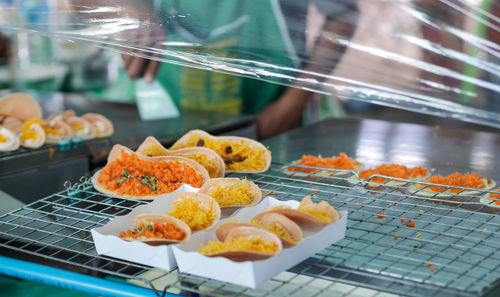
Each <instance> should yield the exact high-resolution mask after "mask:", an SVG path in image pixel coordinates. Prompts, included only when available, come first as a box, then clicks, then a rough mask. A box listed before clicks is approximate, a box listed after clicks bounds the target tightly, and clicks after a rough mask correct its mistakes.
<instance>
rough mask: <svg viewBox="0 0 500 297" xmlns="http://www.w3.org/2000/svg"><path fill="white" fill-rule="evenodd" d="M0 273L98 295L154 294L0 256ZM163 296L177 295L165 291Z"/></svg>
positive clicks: (148, 290) (118, 283) (150, 291)
mask: <svg viewBox="0 0 500 297" xmlns="http://www.w3.org/2000/svg"><path fill="white" fill-rule="evenodd" d="M0 273H1V274H5V275H8V276H12V277H17V278H21V279H26V280H30V281H35V282H40V283H44V284H48V285H52V286H57V287H63V288H66V289H71V290H77V291H81V292H84V293H88V294H93V295H99V296H120V297H122V296H123V297H133V296H149V297H151V296H156V294H155V293H154V291H153V290H151V289H146V288H142V287H138V286H134V285H129V284H124V283H120V282H115V281H110V280H106V279H102V278H98V277H93V276H88V275H84V274H80V273H76V272H72V271H67V270H63V269H59V268H54V267H49V266H45V265H40V264H35V263H31V262H26V261H22V260H17V259H13V258H8V257H4V256H0ZM164 296H178V295H173V294H169V293H166V294H165V295H164Z"/></svg>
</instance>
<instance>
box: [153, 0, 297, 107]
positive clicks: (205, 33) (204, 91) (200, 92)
mask: <svg viewBox="0 0 500 297" xmlns="http://www.w3.org/2000/svg"><path fill="white" fill-rule="evenodd" d="M161 11H162V12H166V15H162V16H161V17H162V18H163V19H164V20H166V28H167V43H171V42H177V43H176V44H186V43H187V44H188V46H174V45H172V46H168V45H167V47H166V50H167V51H169V52H168V53H171V54H177V53H179V52H180V51H182V52H184V53H186V52H187V53H188V55H184V56H183V57H184V58H189V59H192V60H191V61H192V62H194V63H195V64H198V65H200V67H206V66H207V64H208V65H210V66H209V67H210V68H211V69H213V70H215V71H224V70H225V69H227V68H225V67H227V64H228V63H229V65H230V66H231V64H233V67H234V68H233V69H228V70H229V71H230V72H233V71H237V72H238V71H241V74H243V75H248V76H255V77H260V78H264V79H266V77H267V78H269V76H268V74H267V73H266V71H265V69H266V66H265V65H264V64H259V65H257V63H259V62H260V63H269V64H270V65H268V66H270V67H272V65H273V64H274V65H280V66H283V67H294V68H295V67H296V66H297V65H295V64H294V62H296V61H297V59H296V58H295V57H294V56H295V52H294V48H293V45H292V42H291V39H290V37H289V35H288V29H287V27H286V22H285V20H284V18H283V14H282V12H281V7H280V5H279V1H274V0H271V1H268V0H266V1H262V0H261V1H259V0H255V1H247V0H238V1H235V0H205V1H197V0H180V1H162V8H161ZM189 53H193V54H195V55H193V56H190V55H189ZM200 55H202V56H201V58H200ZM206 57H210V58H211V60H207V59H206ZM220 59H224V62H225V64H226V65H221V64H218V63H217V61H218V60H219V61H220ZM231 59H238V60H239V61H238V62H236V60H232V61H231ZM173 60H174V61H175V62H178V63H182V62H183V60H182V58H174V59H173ZM263 66H264V67H263ZM252 67H254V68H253V69H255V68H257V69H259V70H258V71H255V70H253V69H252ZM275 71H276V70H275V69H273V72H275ZM226 72H227V71H226ZM158 80H159V81H160V83H161V84H162V85H163V86H164V87H165V89H166V90H167V91H168V92H169V94H170V96H171V97H172V98H173V99H174V101H175V102H176V103H177V104H178V106H180V107H181V108H182V109H197V110H221V111H225V112H228V113H231V114H239V113H247V114H254V113H257V112H258V111H259V110H260V109H262V108H263V107H264V106H266V105H267V104H268V103H270V102H271V101H273V100H274V99H276V98H277V97H279V96H280V95H281V94H282V93H283V91H284V89H285V87H284V86H282V85H279V84H276V83H268V82H264V81H262V80H257V79H252V78H247V77H242V76H236V75H233V74H224V73H220V72H214V71H207V70H203V69H196V68H189V67H182V66H179V65H175V64H171V63H163V64H162V66H161V68H160V70H159V74H158ZM274 81H275V80H274ZM278 81H279V79H278ZM282 81H283V82H284V83H286V82H288V83H289V82H290V81H287V80H286V78H284V79H283V80H282Z"/></svg>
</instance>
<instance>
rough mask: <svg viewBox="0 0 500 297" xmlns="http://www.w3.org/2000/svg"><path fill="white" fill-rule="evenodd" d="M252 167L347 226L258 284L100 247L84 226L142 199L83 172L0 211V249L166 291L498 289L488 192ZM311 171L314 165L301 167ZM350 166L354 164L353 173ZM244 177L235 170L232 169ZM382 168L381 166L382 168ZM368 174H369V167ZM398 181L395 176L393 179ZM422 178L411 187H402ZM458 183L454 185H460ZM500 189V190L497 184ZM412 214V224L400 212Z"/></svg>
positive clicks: (499, 266) (499, 263)
mask: <svg viewBox="0 0 500 297" xmlns="http://www.w3.org/2000/svg"><path fill="white" fill-rule="evenodd" d="M290 166H294V167H301V168H302V169H303V170H305V169H314V167H306V166H297V165H292V164H288V165H284V164H276V163H275V164H272V166H271V168H270V169H269V170H268V171H267V172H265V173H259V174H251V175H248V178H249V179H251V180H253V181H254V182H256V183H257V184H258V185H259V186H260V188H261V190H262V191H263V192H264V194H265V195H270V196H273V197H275V198H277V199H284V200H287V199H295V200H301V199H302V197H303V196H305V195H311V196H312V197H313V200H316V199H319V200H326V201H328V202H329V203H330V204H331V205H332V206H333V207H335V208H336V209H345V210H348V211H349V219H348V226H347V235H346V237H345V239H343V240H341V241H340V242H338V243H337V244H335V245H332V246H330V247H329V248H327V249H324V250H323V251H321V252H320V253H318V254H316V255H314V256H313V257H311V258H309V259H308V260H306V261H304V262H302V263H300V264H299V265H297V266H295V267H293V268H292V269H290V270H289V271H287V272H284V273H281V274H279V275H278V276H276V277H274V278H273V279H272V280H270V281H269V282H267V283H266V284H264V285H262V286H261V287H259V288H258V289H257V290H250V289H246V288H242V287H239V286H234V285H230V284H226V283H223V282H218V281H213V280H209V279H205V278H200V277H195V276H191V275H186V274H182V273H179V272H177V270H174V271H172V272H166V271H162V270H159V269H152V268H150V267H147V266H144V265H140V264H135V263H130V262H126V261H121V260H117V259H112V258H108V257H102V256H98V255H97V254H96V251H95V248H94V245H93V242H92V237H91V235H90V232H89V230H90V229H91V228H94V227H98V226H101V225H104V224H105V223H106V222H107V221H108V220H109V219H110V218H112V217H114V216H117V215H125V214H127V213H128V212H129V211H130V210H131V209H133V208H134V207H136V206H137V205H139V204H142V203H144V202H141V201H132V200H127V199H121V198H114V197H110V196H106V195H103V194H101V193H98V192H96V191H95V190H94V189H93V187H92V186H91V184H90V183H88V182H82V183H78V184H75V185H73V186H69V187H68V189H67V191H63V192H60V193H57V194H54V195H51V196H49V197H46V198H44V199H41V200H39V201H37V202H34V203H32V204H29V205H27V206H25V207H23V208H21V209H18V210H15V211H13V212H11V213H8V214H6V215H3V216H2V217H0V247H2V248H1V249H0V253H1V254H8V255H9V256H11V257H18V258H21V259H23V258H26V257H29V258H30V261H36V262H41V263H43V264H46V265H50V266H57V267H62V268H63V269H67V270H72V271H76V272H79V273H82V274H87V275H92V276H97V277H99V278H105V279H111V280H112V281H116V280H119V281H126V282H128V283H131V284H134V285H137V286H143V287H147V288H151V289H152V292H151V295H154V294H156V295H159V296H161V295H162V294H164V293H165V292H168V293H173V294H182V295H192V294H199V295H201V296H203V295H210V296H271V295H272V296H275V295H282V296H284V295H286V296H308V295H323V296H332V295H335V296H360V295H363V296H389V295H391V293H392V294H397V295H407V296H481V295H485V294H487V293H489V292H492V291H494V290H498V289H499V280H500V250H498V243H499V242H500V216H499V215H498V210H500V209H498V208H496V207H494V203H492V204H483V203H481V202H480V198H482V197H483V196H484V195H485V194H487V193H499V192H495V191H486V190H479V191H477V192H475V194H472V192H470V193H471V194H467V193H468V192H467V191H468V190H472V189H466V188H460V187H446V189H445V190H450V189H457V190H455V192H457V193H456V194H453V195H450V196H447V197H440V196H439V195H438V193H436V194H435V195H434V196H431V197H420V196H419V191H424V190H425V188H427V187H429V186H431V185H432V184H428V183H424V182H417V181H410V180H403V179H395V178H390V177H386V178H387V181H386V182H384V184H380V185H373V184H371V185H370V184H368V186H367V184H366V183H365V184H362V183H360V182H354V183H353V181H352V178H349V177H350V176H352V175H353V172H340V171H337V172H336V173H335V174H330V175H328V174H324V172H322V173H320V172H312V173H304V171H302V172H295V171H289V170H288V168H289V167H290ZM308 171H314V170H308ZM354 175H355V174H354ZM231 176H232V177H242V176H243V175H241V174H231ZM382 177H383V176H382ZM372 178H373V177H372ZM394 182H399V183H394ZM411 185H422V186H421V188H422V189H420V188H419V189H418V190H417V191H413V192H412V193H410V192H409V191H408V187H409V186H411ZM458 193H460V194H462V195H458ZM499 194H500V193H499ZM410 221H412V222H414V227H412V224H408V222H410Z"/></svg>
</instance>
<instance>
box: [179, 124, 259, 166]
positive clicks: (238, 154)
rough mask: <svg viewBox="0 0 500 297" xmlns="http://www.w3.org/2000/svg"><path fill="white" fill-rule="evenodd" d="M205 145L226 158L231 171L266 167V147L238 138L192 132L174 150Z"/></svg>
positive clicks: (225, 160)
mask: <svg viewBox="0 0 500 297" xmlns="http://www.w3.org/2000/svg"><path fill="white" fill-rule="evenodd" d="M195 146H203V147H208V148H209V149H212V150H214V151H215V152H216V153H217V154H219V156H221V157H222V159H224V163H225V164H226V169H228V170H231V171H248V170H255V171H260V170H263V169H264V168H265V167H266V158H265V153H266V149H265V148H262V147H257V146H249V145H248V143H247V142H245V141H243V140H241V139H238V140H227V139H224V140H221V139H220V138H216V137H203V136H201V135H199V134H198V133H191V135H190V137H189V138H188V140H187V142H186V144H185V145H181V144H179V143H178V144H176V145H175V146H173V147H172V149H173V150H177V149H181V148H185V147H195Z"/></svg>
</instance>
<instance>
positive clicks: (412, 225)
mask: <svg viewBox="0 0 500 297" xmlns="http://www.w3.org/2000/svg"><path fill="white" fill-rule="evenodd" d="M406 226H407V227H410V228H414V227H415V221H409V222H408V223H406Z"/></svg>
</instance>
